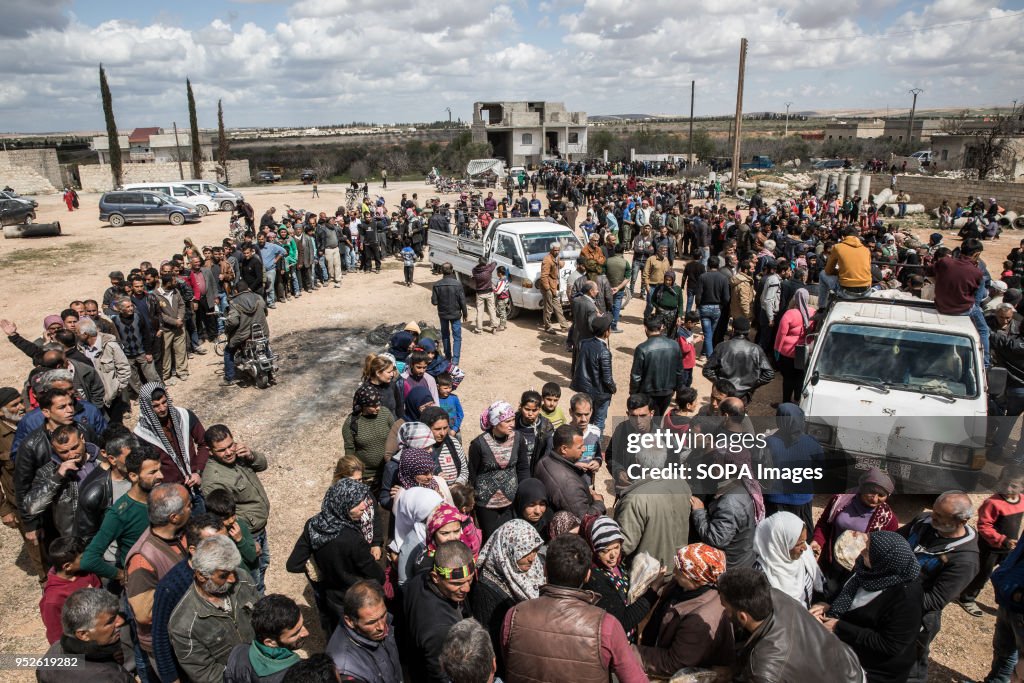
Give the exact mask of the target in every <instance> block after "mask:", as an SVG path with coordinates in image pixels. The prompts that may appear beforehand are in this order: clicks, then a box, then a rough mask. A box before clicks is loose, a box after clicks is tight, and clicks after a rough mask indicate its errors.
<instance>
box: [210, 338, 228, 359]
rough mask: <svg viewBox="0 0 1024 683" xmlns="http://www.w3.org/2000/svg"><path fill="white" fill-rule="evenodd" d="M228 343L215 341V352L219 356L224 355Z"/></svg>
mask: <svg viewBox="0 0 1024 683" xmlns="http://www.w3.org/2000/svg"><path fill="white" fill-rule="evenodd" d="M227 345H228V343H227V341H216V342H214V343H213V352H214V353H216V354H217V355H218V356H223V355H224V347H226V346H227Z"/></svg>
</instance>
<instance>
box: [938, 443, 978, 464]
mask: <svg viewBox="0 0 1024 683" xmlns="http://www.w3.org/2000/svg"><path fill="white" fill-rule="evenodd" d="M935 452H936V454H937V455H938V460H939V462H942V463H949V464H953V465H967V466H969V467H970V468H971V469H981V467H982V466H984V464H985V449H983V448H981V449H979V448H971V447H970V446H959V445H957V444H951V443H937V444H935Z"/></svg>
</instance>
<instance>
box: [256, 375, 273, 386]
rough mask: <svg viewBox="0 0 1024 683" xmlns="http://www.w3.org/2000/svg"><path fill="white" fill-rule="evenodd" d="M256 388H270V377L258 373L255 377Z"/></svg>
mask: <svg viewBox="0 0 1024 683" xmlns="http://www.w3.org/2000/svg"><path fill="white" fill-rule="evenodd" d="M256 386H257V387H259V388H260V389H266V388H267V387H269V386H270V375H267V374H264V373H262V372H261V373H260V374H258V375H256Z"/></svg>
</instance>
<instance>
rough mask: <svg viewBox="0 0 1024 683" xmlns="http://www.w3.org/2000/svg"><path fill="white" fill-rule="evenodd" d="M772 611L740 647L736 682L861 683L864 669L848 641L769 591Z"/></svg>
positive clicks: (789, 600)
mask: <svg viewBox="0 0 1024 683" xmlns="http://www.w3.org/2000/svg"><path fill="white" fill-rule="evenodd" d="M772 607H773V610H772V614H771V615H770V616H769V617H768V618H767V619H765V620H764V621H763V622H761V625H760V626H758V627H757V629H756V630H755V631H754V632H753V633H751V634H750V636H749V637H748V638H747V640H746V642H745V643H743V645H742V647H741V648H740V651H739V658H738V659H739V661H738V664H739V671H738V675H737V676H736V677H735V680H737V681H744V682H746V681H757V682H758V683H760V682H768V681H771V682H772V683H775V682H778V683H783V682H785V683H793V682H795V681H808V682H810V681H829V683H861V682H862V681H863V680H864V673H863V671H862V669H861V666H860V662H858V661H857V655H856V654H854V652H853V650H851V649H850V647H849V646H848V645H846V644H845V643H843V641H841V640H839V638H837V637H836V636H834V635H833V634H831V633H829V632H828V631H827V630H826V629H824V628H822V627H821V624H820V623H819V622H818V620H817V619H816V618H814V617H812V616H811V613H810V612H808V611H807V609H806V608H805V607H804V606H803V605H802V604H801V603H799V602H797V601H796V600H794V599H793V598H791V597H789V596H788V595H786V594H785V593H783V592H782V591H780V590H778V589H777V588H773V589H772Z"/></svg>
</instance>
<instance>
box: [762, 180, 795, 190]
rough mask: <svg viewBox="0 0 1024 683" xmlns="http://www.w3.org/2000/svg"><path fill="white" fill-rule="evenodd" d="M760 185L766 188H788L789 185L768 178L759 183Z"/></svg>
mask: <svg viewBox="0 0 1024 683" xmlns="http://www.w3.org/2000/svg"><path fill="white" fill-rule="evenodd" d="M757 185H758V187H763V188H764V189H766V190H788V189H789V185H787V184H786V183H773V182H770V181H767V180H762V181H760V182H759V183H758V184H757Z"/></svg>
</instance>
